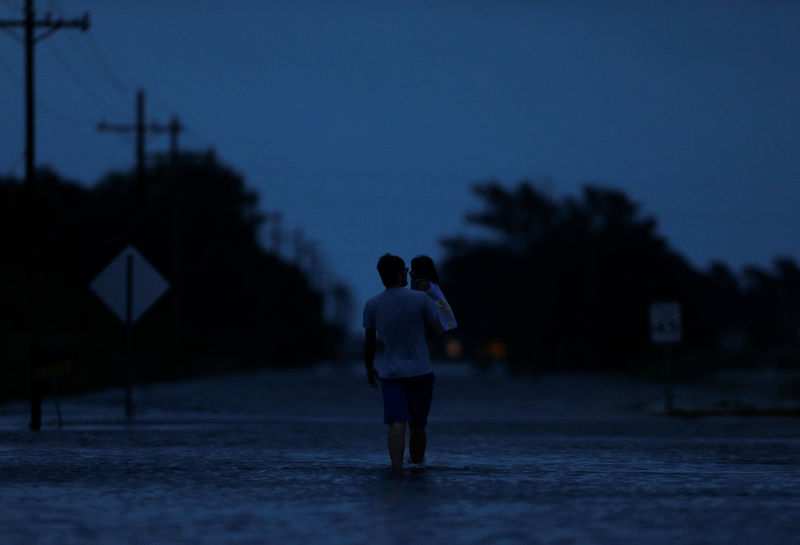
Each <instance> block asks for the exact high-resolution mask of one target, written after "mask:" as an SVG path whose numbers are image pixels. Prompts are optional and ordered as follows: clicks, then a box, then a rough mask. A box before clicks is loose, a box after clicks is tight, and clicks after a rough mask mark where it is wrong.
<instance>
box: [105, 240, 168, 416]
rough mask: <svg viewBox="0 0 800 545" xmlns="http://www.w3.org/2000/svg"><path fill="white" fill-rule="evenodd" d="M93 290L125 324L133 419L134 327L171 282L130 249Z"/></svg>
mask: <svg viewBox="0 0 800 545" xmlns="http://www.w3.org/2000/svg"><path fill="white" fill-rule="evenodd" d="M91 288H92V291H93V292H94V293H95V294H97V296H98V297H100V299H101V300H102V301H103V302H104V303H105V304H106V305H107V306H108V308H109V309H111V311H112V312H113V313H114V314H116V315H117V317H118V318H119V319H120V320H122V322H123V323H124V324H125V331H126V335H125V337H126V341H127V350H128V354H127V364H126V368H125V414H126V415H127V416H128V417H131V416H133V400H132V396H131V382H132V373H133V325H134V324H135V323H136V322H137V321H139V318H141V317H142V315H143V314H144V313H145V312H146V311H147V309H149V308H150V307H151V306H152V305H153V304H154V303H155V302H156V301H158V299H159V298H160V297H161V296H162V295H164V293H165V292H166V291H167V290H168V289H169V283H168V282H167V281H166V280H165V279H164V277H163V276H161V274H160V273H159V272H158V271H157V270H156V268H155V267H153V266H152V265H151V264H150V263H149V262H148V261H147V260H146V259H145V258H144V257H143V256H142V254H140V253H139V251H138V250H137V249H136V248H134V247H133V246H128V247H126V248H125V249H124V250H122V252H120V253H119V255H117V257H115V258H114V259H113V260H112V261H111V263H109V264H108V265H107V266H106V268H105V269H103V270H102V271H101V272H100V274H98V275H97V276H96V277H95V278H94V280H92V283H91Z"/></svg>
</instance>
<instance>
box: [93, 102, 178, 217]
mask: <svg viewBox="0 0 800 545" xmlns="http://www.w3.org/2000/svg"><path fill="white" fill-rule="evenodd" d="M144 101H145V95H144V90H143V89H139V90H138V91H137V92H136V122H135V123H132V124H131V123H127V124H126V123H106V122H105V121H101V122H100V123H98V124H97V130H98V131H100V132H116V133H123V134H124V133H131V132H133V133H136V183H137V186H138V187H137V192H138V193H139V195H138V198H139V199H141V200H140V204H141V203H143V202H144V198H145V195H146V190H145V156H146V151H145V146H146V139H147V133H148V132H151V133H156V134H158V133H169V135H170V139H169V142H170V157H171V159H172V162H173V165H174V164H175V162H176V161H177V159H178V135H179V134H180V133H181V132H182V131H183V125H182V124H181V122H180V121H179V120H178V118H177V117H175V116H173V117H172V119H171V120H170V122H169V123H168V124H166V125H165V124H161V123H150V124H147V122H146V121H145V107H144Z"/></svg>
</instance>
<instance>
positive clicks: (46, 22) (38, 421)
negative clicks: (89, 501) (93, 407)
mask: <svg viewBox="0 0 800 545" xmlns="http://www.w3.org/2000/svg"><path fill="white" fill-rule="evenodd" d="M24 15H25V17H24V18H23V19H21V20H0V28H11V27H23V28H24V29H25V193H26V201H27V205H26V206H27V209H28V214H27V218H28V224H27V228H26V237H27V244H26V248H27V252H28V256H27V279H28V280H27V283H28V305H27V307H28V311H27V322H28V324H27V325H28V328H29V330H30V333H31V338H30V343H29V351H28V366H29V369H30V373H31V423H30V427H31V429H32V430H39V429H41V427H42V402H41V392H40V391H39V386H38V384H37V383H36V382H37V381H36V380H35V378H36V377H35V369H34V367H35V363H36V358H37V349H38V347H37V336H38V317H37V315H36V308H37V307H38V297H39V293H38V292H39V290H38V283H37V279H36V262H37V259H38V237H37V232H36V227H37V224H36V220H37V216H36V187H35V183H36V180H35V177H36V173H35V168H36V152H35V150H36V147H35V143H36V111H35V108H36V102H35V100H34V46H35V45H36V43H37V42H39V41H41V40H43V39H44V38H46V37H47V36H49V35H50V34H52V33H54V32H55V31H56V30H58V29H60V28H79V29H81V30H82V31H84V32H86V31H87V30H88V29H89V14H88V13H87V14H84V15H83V17H81V18H80V19H70V20H65V19H53V18H51V16H50V14H47V15H46V16H45V18H44V19H38V20H37V19H36V15H35V12H34V9H33V0H25V11H24ZM36 28H43V29H44V32H42V33H41V34H40V35H39V36H36V35H35V32H36Z"/></svg>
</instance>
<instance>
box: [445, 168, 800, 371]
mask: <svg viewBox="0 0 800 545" xmlns="http://www.w3.org/2000/svg"><path fill="white" fill-rule="evenodd" d="M474 190H475V194H476V195H477V196H478V198H479V199H480V200H481V202H482V207H483V208H482V210H480V211H478V212H477V213H473V214H469V215H468V216H467V222H468V223H469V224H471V225H473V226H476V227H479V228H483V229H484V230H485V231H486V236H485V237H458V238H449V239H446V240H444V241H443V244H444V246H445V249H446V251H447V258H446V260H445V261H444V263H443V267H442V273H443V274H442V276H443V283H444V284H445V288H446V292H447V295H448V299H450V300H451V303H452V304H453V305H454V308H455V310H456V313H457V315H458V319H459V326H460V327H459V330H458V331H459V335H458V339H459V340H460V341H461V343H463V345H464V346H463V348H464V353H465V354H466V355H467V356H468V357H474V358H477V359H484V360H488V359H492V358H495V359H504V360H507V361H508V362H509V363H510V365H511V366H512V367H513V368H515V369H518V370H531V371H541V370H586V371H632V372H642V373H651V372H655V371H658V369H659V365H658V362H660V361H661V357H662V354H661V351H662V350H663V349H664V347H663V346H654V345H653V343H651V342H650V323H649V308H650V304H651V303H653V302H660V301H675V302H679V303H680V304H681V307H682V319H683V342H682V343H681V344H680V345H678V346H674V347H671V348H670V350H671V351H672V355H671V358H673V359H674V360H675V362H676V364H677V366H678V369H677V372H679V373H681V374H683V375H696V374H702V373H705V372H708V371H711V370H714V369H718V368H721V367H754V366H770V367H777V368H798V367H800V345H799V343H798V341H799V340H800V269H798V266H797V265H796V264H795V262H794V261H792V260H791V259H788V258H781V259H776V260H775V263H774V268H772V269H771V270H764V269H761V268H758V267H747V268H745V269H744V270H743V271H741V273H740V274H737V273H734V272H733V271H731V270H730V269H729V268H728V267H727V266H725V265H724V264H722V263H715V264H713V265H712V266H711V267H710V268H709V269H708V270H704V271H701V270H697V269H696V268H694V267H693V266H692V265H690V264H689V263H688V262H687V261H686V260H685V259H684V258H683V257H681V255H680V254H679V253H678V252H676V251H675V250H674V249H672V248H671V247H670V246H669V244H668V243H667V241H666V240H665V239H664V238H663V237H662V236H660V235H659V234H658V232H657V228H656V227H657V226H656V221H655V220H654V219H653V218H652V217H647V216H644V215H642V213H641V212H640V210H639V207H638V206H637V205H636V204H635V203H633V202H632V201H631V200H630V199H629V198H628V197H627V196H626V195H625V194H624V193H622V192H621V191H617V190H611V189H604V188H599V187H586V188H584V190H583V193H582V194H581V195H580V197H579V198H572V197H568V198H564V199H561V200H558V199H555V198H553V197H551V196H549V195H548V194H546V193H545V192H543V191H541V190H539V189H537V188H536V187H535V186H534V185H532V184H531V183H529V182H525V183H521V184H519V185H518V186H516V187H515V188H513V189H507V188H505V187H503V186H502V185H501V184H500V183H498V182H487V183H483V184H479V185H477V186H475V189H474Z"/></svg>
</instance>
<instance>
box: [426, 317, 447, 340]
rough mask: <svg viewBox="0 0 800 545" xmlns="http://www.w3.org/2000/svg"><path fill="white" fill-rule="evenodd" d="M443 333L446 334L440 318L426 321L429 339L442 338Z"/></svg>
mask: <svg viewBox="0 0 800 545" xmlns="http://www.w3.org/2000/svg"><path fill="white" fill-rule="evenodd" d="M442 335H444V328H442V323H441V322H440V321H439V318H436V319H434V320H427V321H426V322H425V336H426V337H427V338H428V339H441V338H442Z"/></svg>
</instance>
